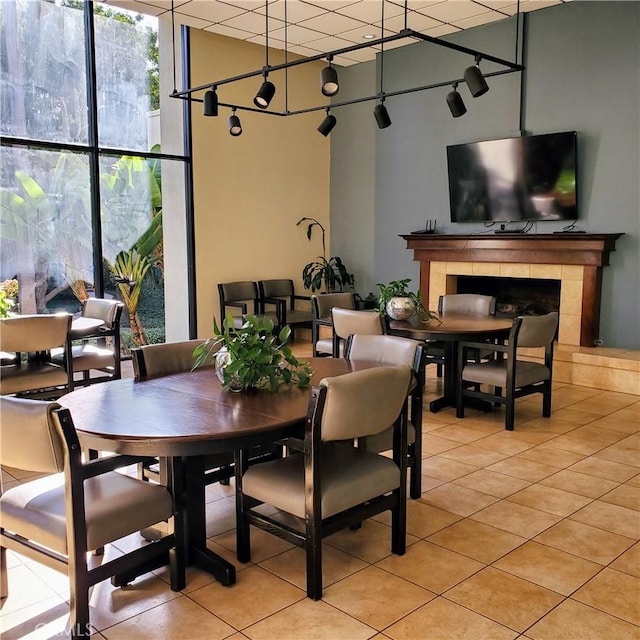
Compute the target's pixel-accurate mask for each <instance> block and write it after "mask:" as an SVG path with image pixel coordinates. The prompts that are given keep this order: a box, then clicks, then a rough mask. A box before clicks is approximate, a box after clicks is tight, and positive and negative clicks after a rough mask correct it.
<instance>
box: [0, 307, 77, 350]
mask: <svg viewBox="0 0 640 640" xmlns="http://www.w3.org/2000/svg"><path fill="white" fill-rule="evenodd" d="M70 326H71V316H70V315H69V314H68V313H56V314H41V315H28V316H13V317H11V318H1V319H0V351H8V352H14V353H18V352H20V353H33V352H35V351H48V350H50V349H53V348H55V347H60V346H65V345H66V343H67V335H68V333H69V328H70Z"/></svg>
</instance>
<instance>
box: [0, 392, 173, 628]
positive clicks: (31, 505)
mask: <svg viewBox="0 0 640 640" xmlns="http://www.w3.org/2000/svg"><path fill="white" fill-rule="evenodd" d="M0 417H1V419H0V435H1V437H2V447H1V448H0V465H1V466H2V467H3V471H4V470H5V469H6V470H7V471H11V469H20V470H21V471H22V472H23V473H24V472H29V474H31V475H34V474H39V475H41V474H48V475H45V476H44V477H38V479H36V480H31V481H27V482H25V483H23V484H19V485H17V486H15V487H12V488H10V489H8V490H7V491H6V492H4V493H2V495H1V496H0V554H1V557H0V564H1V572H2V573H1V578H0V596H1V597H3V598H4V597H6V596H7V595H8V583H7V558H6V550H7V549H10V550H12V551H15V552H16V553H19V554H21V555H24V556H26V557H27V558H29V559H30V560H34V561H36V562H40V563H42V564H45V565H47V566H48V567H51V568H53V569H56V570H58V571H61V572H63V573H66V574H67V575H68V576H69V582H70V591H71V595H70V598H69V601H70V605H71V611H70V614H71V616H70V621H69V627H70V629H71V637H72V638H80V637H83V638H84V637H89V635H90V628H89V590H90V588H91V587H92V586H93V585H95V584H97V583H98V582H101V581H103V580H106V579H107V578H111V579H112V582H113V583H114V585H115V586H123V585H124V584H126V583H127V582H130V581H131V580H132V579H133V578H134V577H135V576H136V575H139V574H140V573H144V572H147V571H151V570H152V569H154V568H157V567H159V566H161V565H163V564H166V560H167V557H169V560H170V564H171V574H170V575H171V588H172V590H173V591H179V590H180V589H182V588H184V584H185V582H184V581H185V577H184V562H183V558H182V552H181V550H176V549H175V539H174V536H173V535H171V536H167V537H165V538H163V539H162V540H160V541H158V542H155V543H153V544H145V545H144V546H142V547H139V548H137V549H135V550H134V551H131V552H128V553H125V554H121V553H120V552H118V553H117V554H116V557H115V558H114V559H113V560H110V561H107V562H103V563H102V564H99V565H98V566H96V567H95V568H91V569H90V568H89V566H88V564H87V552H88V551H91V550H94V549H99V548H101V547H103V546H104V545H106V544H108V543H112V542H114V541H116V540H119V539H121V538H124V537H125V536H128V535H129V534H131V533H133V532H135V531H138V530H139V529H142V528H144V527H147V526H149V525H153V524H154V523H156V522H158V521H160V520H163V519H167V518H171V517H172V516H173V515H174V513H175V510H174V501H173V498H172V495H171V493H170V491H169V490H168V489H167V488H166V487H164V486H160V485H155V484H150V483H148V482H140V481H139V480H136V479H135V478H132V477H130V476H127V475H124V474H122V473H118V472H117V471H116V469H118V468H120V467H123V466H128V465H130V464H131V463H134V462H136V461H138V460H139V459H140V458H139V457H133V456H111V457H108V458H103V459H101V460H94V461H91V462H88V463H86V464H83V463H82V460H81V448H80V443H79V441H78V435H77V433H76V430H75V427H74V425H73V420H72V419H71V414H70V412H69V411H68V410H67V409H64V408H63V407H61V406H60V405H59V404H58V403H56V402H43V401H39V400H30V399H29V400H28V399H23V398H14V397H2V398H0ZM121 549H122V547H121Z"/></svg>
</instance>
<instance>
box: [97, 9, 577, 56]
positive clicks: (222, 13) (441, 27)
mask: <svg viewBox="0 0 640 640" xmlns="http://www.w3.org/2000/svg"><path fill="white" fill-rule="evenodd" d="M381 1H382V0H269V6H268V10H269V46H271V47H274V48H281V49H284V47H285V45H284V43H285V40H286V42H287V43H288V44H287V46H288V48H289V50H291V51H294V50H295V49H297V52H298V53H300V54H301V55H305V54H304V51H305V47H306V48H308V49H309V50H311V51H314V52H315V51H318V47H320V46H322V47H326V48H325V49H322V50H321V51H319V52H320V53H324V52H327V51H330V50H333V49H339V48H342V47H343V46H349V45H350V44H351V43H360V42H361V41H364V39H363V36H364V35H365V34H367V33H371V34H373V35H374V37H375V39H377V38H379V37H380V24H381V8H382V4H381ZM569 1H570V0H521V2H520V8H521V10H522V11H535V10H537V9H542V8H545V7H549V6H552V5H554V4H559V3H561V2H569ZM106 3H107V4H110V5H112V6H114V7H122V8H125V9H129V10H133V11H139V12H140V13H146V14H149V15H163V17H165V18H166V17H168V16H169V14H170V11H171V6H172V3H171V0H107V2H106ZM173 6H174V19H175V22H176V24H188V25H190V26H193V27H197V28H202V29H205V30H206V31H211V32H213V33H220V34H222V35H225V36H229V37H232V38H238V39H241V40H249V41H251V42H257V43H259V44H263V43H264V34H265V29H266V25H265V0H174V2H173ZM285 6H286V10H287V22H286V23H287V25H288V27H287V34H286V39H285V29H284V26H285V22H284V18H285ZM407 6H408V9H409V12H408V14H407V26H408V27H409V29H413V30H414V31H419V32H421V33H425V34H427V35H429V36H431V37H435V38H437V37H440V36H444V35H448V34H450V33H455V32H456V31H460V30H461V29H468V28H471V27H475V26H478V25H480V24H485V23H488V22H493V21H496V20H503V19H506V18H507V17H509V16H511V15H513V14H515V13H516V12H517V8H518V3H517V1H516V0H407ZM384 10H385V20H384V26H385V33H387V32H390V33H398V32H399V31H400V30H402V29H403V28H404V26H405V18H404V11H405V1H404V0H385V5H384ZM344 42H346V43H347V44H343V43H344ZM410 42H412V41H411V40H410V39H406V40H401V41H398V42H395V43H393V44H392V45H389V47H388V48H392V47H396V46H404V45H405V44H409V43H410ZM378 50H379V47H367V48H364V49H361V50H359V51H355V52H350V53H349V54H347V55H345V56H340V59H338V58H337V57H336V59H335V60H334V62H335V63H336V64H337V65H341V64H344V65H350V64H354V63H356V62H365V61H368V60H373V59H374V58H375V55H376V52H377V51H378ZM314 55H315V54H314Z"/></svg>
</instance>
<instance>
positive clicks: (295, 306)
mask: <svg viewBox="0 0 640 640" xmlns="http://www.w3.org/2000/svg"><path fill="white" fill-rule="evenodd" d="M258 291H259V293H260V305H261V308H260V313H261V314H264V313H265V311H266V305H269V306H273V307H275V309H276V311H277V312H278V313H279V319H280V322H281V324H282V326H284V325H289V327H291V331H292V335H293V334H295V330H296V329H311V325H312V323H313V313H312V312H311V298H310V297H309V296H301V295H299V294H296V292H295V289H294V286H293V280H259V281H258ZM303 307H304V308H303Z"/></svg>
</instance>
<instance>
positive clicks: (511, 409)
mask: <svg viewBox="0 0 640 640" xmlns="http://www.w3.org/2000/svg"><path fill="white" fill-rule="evenodd" d="M515 405H516V402H515V398H514V397H513V396H512V395H511V394H510V393H507V403H506V405H505V407H506V410H507V413H506V417H505V424H504V428H505V429H506V430H507V431H513V423H514V422H515V412H516V411H515V410H516V406H515Z"/></svg>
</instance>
